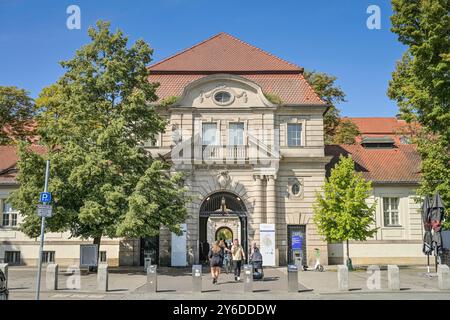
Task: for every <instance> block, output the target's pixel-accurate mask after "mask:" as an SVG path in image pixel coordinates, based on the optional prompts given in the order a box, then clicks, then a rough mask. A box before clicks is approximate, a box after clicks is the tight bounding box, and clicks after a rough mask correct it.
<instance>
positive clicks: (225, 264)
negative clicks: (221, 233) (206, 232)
mask: <svg viewBox="0 0 450 320" xmlns="http://www.w3.org/2000/svg"><path fill="white" fill-rule="evenodd" d="M219 247H220V249H221V250H222V255H223V264H222V267H223V268H224V269H225V272H226V273H227V274H228V272H229V271H230V263H231V260H230V253H231V250H230V249H229V248H228V246H227V243H226V242H225V241H224V240H220V242H219Z"/></svg>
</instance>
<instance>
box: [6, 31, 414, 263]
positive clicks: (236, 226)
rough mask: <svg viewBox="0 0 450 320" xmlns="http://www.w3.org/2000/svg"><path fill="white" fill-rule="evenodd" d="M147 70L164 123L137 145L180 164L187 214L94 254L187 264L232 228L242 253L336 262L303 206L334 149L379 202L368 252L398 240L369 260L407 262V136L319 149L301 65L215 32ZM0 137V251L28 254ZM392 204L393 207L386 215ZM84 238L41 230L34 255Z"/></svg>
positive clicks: (319, 124)
mask: <svg viewBox="0 0 450 320" xmlns="http://www.w3.org/2000/svg"><path fill="white" fill-rule="evenodd" d="M149 70H150V76H149V81H151V82H158V83H160V86H159V87H158V89H157V95H158V97H159V101H157V102H156V104H157V105H163V106H164V107H158V111H159V113H160V114H161V116H162V117H164V118H165V119H167V123H168V124H167V127H166V130H165V132H163V133H161V134H159V135H158V136H157V137H155V138H156V139H155V141H156V143H155V142H153V143H147V144H146V145H145V148H146V149H147V150H148V151H149V152H150V153H151V154H152V155H153V156H154V157H163V158H165V159H166V160H167V161H169V162H171V163H172V169H173V170H174V171H182V172H184V173H185V174H186V178H185V184H186V186H187V187H188V188H189V195H190V196H191V197H192V202H191V203H190V204H189V205H188V213H189V216H188V219H187V220H186V221H185V224H184V225H183V229H184V233H183V235H182V236H176V235H174V234H171V233H170V232H169V231H168V230H167V229H165V228H162V229H161V232H160V235H159V236H158V237H154V238H141V239H102V243H101V247H100V252H101V254H100V260H101V261H106V262H108V263H109V264H110V265H143V264H144V260H145V258H146V257H150V258H152V261H153V262H154V263H155V262H156V263H159V264H160V265H172V266H183V265H190V264H194V263H198V262H200V261H203V260H204V259H205V248H207V246H208V244H211V243H212V242H213V241H215V240H216V239H221V238H222V239H225V240H232V239H235V238H237V239H239V240H240V242H241V243H242V244H243V245H244V248H245V250H246V251H247V252H248V251H249V248H250V246H251V245H252V244H253V243H256V244H257V245H258V246H260V247H261V249H262V252H263V255H264V257H265V264H266V265H286V264H287V263H291V262H294V258H296V257H297V258H298V257H299V256H298V253H299V250H300V249H301V251H302V257H303V263H304V264H313V263H314V259H315V255H314V249H315V248H318V249H320V251H321V258H322V263H323V264H327V263H328V257H329V258H330V262H331V263H341V262H342V261H341V260H342V259H343V256H344V255H343V249H342V245H339V244H327V243H326V242H324V241H323V240H322V238H321V237H320V236H319V234H318V232H317V228H316V226H315V224H314V223H313V219H312V216H313V202H314V200H315V193H316V191H319V190H320V189H321V187H322V185H323V184H324V181H325V177H326V172H327V169H328V171H329V170H330V168H331V167H330V166H331V165H332V164H334V163H335V162H334V161H335V159H336V156H338V155H339V154H341V153H345V154H351V155H352V156H353V157H354V158H355V159H356V161H357V163H358V165H360V166H361V168H364V169H365V170H363V171H364V172H365V173H366V177H367V178H368V179H371V180H372V181H374V183H376V189H375V190H374V197H373V198H377V197H382V199H383V201H384V202H383V205H384V206H385V207H386V208H388V209H387V211H386V209H380V208H379V209H378V211H377V219H378V220H377V221H383V219H384V221H388V222H389V225H387V226H383V229H380V232H379V233H378V234H377V236H376V237H375V239H373V240H371V241H372V242H370V243H369V244H370V245H371V248H376V250H375V251H374V250H372V249H371V250H372V251H370V252H374V254H375V255H377V254H378V253H377V252H380V250H381V251H383V250H382V249H380V248H383V245H386V244H392V243H393V244H397V246H395V250H397V251H392V252H391V253H389V254H385V255H383V254H381V256H380V259H378V260H377V261H380V262H393V263H395V259H396V257H402V259H403V260H402V261H405V262H414V263H415V262H416V260H414V259H409V258H408V256H409V255H410V254H413V255H416V252H417V248H420V245H418V244H417V242H418V240H417V239H418V237H419V233H420V231H419V230H421V229H420V226H419V222H420V220H419V219H420V217H419V216H418V215H417V214H416V213H415V211H414V210H415V208H416V206H415V205H414V204H413V202H412V197H413V190H414V187H415V185H416V184H417V181H418V175H417V174H418V173H417V170H416V169H417V161H418V158H417V153H415V151H414V150H413V148H412V147H410V146H401V147H397V146H395V148H394V147H393V148H387V149H377V150H378V151H376V150H367V149H366V147H367V146H365V145H359V144H358V145H354V146H330V147H327V149H326V148H325V146H324V135H323V115H324V113H325V112H326V110H327V105H326V104H325V103H324V102H323V101H322V100H321V99H320V98H319V97H318V96H317V94H316V93H315V92H314V90H313V89H312V87H311V86H310V85H309V84H308V82H307V81H306V80H305V78H304V76H303V69H302V68H301V67H298V66H296V65H294V64H292V63H289V62H287V61H284V60H282V59H280V58H278V57H275V56H273V55H272V54H269V53H267V52H264V51H262V50H261V49H258V48H256V47H254V46H252V45H249V44H247V43H245V42H243V41H241V40H239V39H236V38H234V37H232V36H230V35H229V34H226V33H220V34H218V35H216V36H214V37H212V38H209V39H207V40H205V41H203V42H201V43H199V44H197V45H195V46H193V47H191V48H188V49H186V50H184V51H182V52H180V53H177V54H175V55H173V56H171V57H169V58H167V59H164V60H162V61H160V62H158V63H155V64H153V65H151V66H150V67H149ZM391 145H392V146H394V144H393V143H392V144H391ZM377 146H380V145H377ZM1 148H2V149H0V206H1V208H3V215H2V227H1V228H0V244H1V245H0V261H1V260H3V261H5V262H8V263H20V264H30V265H32V264H35V263H36V260H37V257H38V245H39V241H38V239H29V238H27V237H26V236H25V235H24V234H23V233H21V232H19V231H18V230H17V226H18V225H19V224H20V214H19V213H18V212H16V211H15V210H14V209H13V208H11V207H10V206H9V205H8V203H7V201H6V198H7V196H8V194H9V193H10V192H11V191H12V190H14V189H15V188H17V187H18V185H17V182H16V181H15V176H16V174H17V168H16V163H17V155H16V153H15V150H14V148H13V147H1ZM368 148H370V146H369V147H368ZM380 150H381V151H380ZM372 152H373V153H372ZM375 154H376V155H377V156H374V155H375ZM330 161H331V164H329V163H330ZM327 165H328V167H327ZM380 165H381V167H380ZM393 165H395V167H393ZM396 174H398V175H396ZM406 178H407V179H409V180H407V181H406V180H405V179H406ZM406 185H407V187H406ZM410 186H411V187H412V189H411V188H410ZM385 198H386V199H389V200H384V199H385ZM370 201H372V200H370ZM385 201H388V202H385ZM396 201H397V202H396ZM385 203H387V205H386V204H385ZM395 210H400V211H399V212H401V213H400V214H399V215H395V212H396V211H395ZM386 212H388V213H386ZM386 214H388V220H386ZM396 217H399V218H396ZM396 219H397V220H396ZM398 219H399V220H398ZM399 224H401V226H399ZM87 243H92V241H89V240H81V239H74V238H70V235H69V234H68V233H49V234H46V242H45V247H44V250H45V252H46V253H45V261H55V262H56V263H59V264H62V265H69V264H77V263H78V262H79V258H80V245H82V244H87ZM365 246H366V244H364V243H358V244H353V243H352V249H353V247H355V248H356V249H355V250H354V251H355V252H357V259H356V260H355V261H354V262H355V263H358V262H361V263H366V262H371V261H372V260H370V259H369V258H370V257H369V256H368V255H370V254H369V253H367V252H369V251H367V252H366V251H365V248H366V247H365ZM380 246H381V247H380ZM392 248H394V247H392ZM403 248H407V249H408V250H409V251H408V250H407V251H404V250H403ZM358 250H359V251H358ZM402 250H403V251H402ZM358 259H359V260H358Z"/></svg>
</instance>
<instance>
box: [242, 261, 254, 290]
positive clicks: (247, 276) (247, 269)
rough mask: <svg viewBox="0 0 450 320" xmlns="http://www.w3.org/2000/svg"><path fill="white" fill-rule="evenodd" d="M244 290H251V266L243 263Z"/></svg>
mask: <svg viewBox="0 0 450 320" xmlns="http://www.w3.org/2000/svg"><path fill="white" fill-rule="evenodd" d="M244 292H253V266H252V265H251V264H245V265H244Z"/></svg>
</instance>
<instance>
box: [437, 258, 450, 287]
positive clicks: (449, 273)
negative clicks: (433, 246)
mask: <svg viewBox="0 0 450 320" xmlns="http://www.w3.org/2000/svg"><path fill="white" fill-rule="evenodd" d="M438 283H439V289H440V290H450V268H449V267H448V266H447V265H445V264H440V265H439V266H438Z"/></svg>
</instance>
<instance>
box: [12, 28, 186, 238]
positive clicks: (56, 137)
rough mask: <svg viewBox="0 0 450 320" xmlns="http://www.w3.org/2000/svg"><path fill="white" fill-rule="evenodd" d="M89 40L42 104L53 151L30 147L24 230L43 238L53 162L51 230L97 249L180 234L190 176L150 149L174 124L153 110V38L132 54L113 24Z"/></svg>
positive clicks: (92, 31) (22, 178)
mask: <svg viewBox="0 0 450 320" xmlns="http://www.w3.org/2000/svg"><path fill="white" fill-rule="evenodd" d="M88 34H89V37H90V38H91V42H90V43H88V44H86V45H85V46H83V47H81V48H80V49H78V50H77V51H76V54H75V56H74V57H73V58H72V59H70V60H68V61H64V62H61V65H62V66H63V68H64V69H65V73H64V75H63V76H62V77H61V78H60V79H59V80H58V81H57V82H56V83H55V84H53V85H51V86H49V87H47V88H45V89H44V90H43V91H42V92H41V94H40V96H39V98H38V99H37V101H36V103H37V107H38V111H39V113H38V116H37V123H38V127H37V132H38V134H39V136H40V143H41V144H42V145H43V146H44V147H45V149H46V151H47V152H46V153H44V154H38V153H35V152H33V151H32V150H31V148H29V146H27V145H26V144H25V143H22V144H21V145H20V149H19V155H20V160H19V163H18V166H19V174H18V181H19V183H20V188H19V189H18V190H17V191H15V192H13V194H12V196H11V202H12V204H13V205H14V206H15V207H16V208H17V209H19V210H20V211H21V213H22V214H23V215H24V222H23V223H22V225H21V228H22V230H23V231H24V232H25V233H26V234H27V235H29V236H31V237H35V236H37V235H38V234H39V221H38V220H39V219H38V217H37V216H36V213H35V212H36V205H37V203H38V199H39V192H40V191H41V190H42V187H43V183H44V181H43V180H44V168H45V160H46V159H50V161H51V169H50V183H49V191H50V192H52V195H53V208H54V209H53V212H54V213H53V217H52V218H50V219H48V223H47V226H48V229H49V230H50V231H66V230H69V231H70V232H71V234H72V235H73V236H77V237H82V238H94V242H97V243H98V242H99V239H100V238H101V237H102V236H108V237H116V236H138V235H139V236H152V235H155V234H157V233H158V232H159V227H160V226H161V225H164V226H167V227H168V228H169V230H171V231H173V232H176V233H180V226H179V224H180V223H182V222H183V221H184V220H185V218H186V214H187V211H186V207H185V205H184V204H185V202H186V200H187V198H186V197H185V192H186V190H185V188H183V183H182V177H181V175H180V174H171V173H170V172H169V168H170V167H169V165H168V164H166V163H163V162H160V161H156V160H153V159H152V158H151V157H150V155H149V154H148V153H147V152H146V151H145V149H144V148H143V142H144V141H148V140H149V139H152V137H154V136H155V134H156V133H158V132H161V131H162V130H163V129H164V126H165V122H164V121H163V120H162V119H161V118H160V117H159V116H158V114H157V112H156V110H155V107H154V106H152V105H151V104H150V102H152V101H155V100H156V95H155V88H156V85H155V84H153V83H150V82H149V81H148V69H147V67H146V66H147V64H148V63H149V62H150V61H151V54H152V50H151V49H150V47H149V46H148V45H147V44H146V43H145V42H144V41H143V40H138V41H136V42H135V43H134V44H133V45H131V46H130V47H128V46H127V43H128V39H127V38H126V37H125V36H124V35H123V33H122V32H121V31H120V30H117V31H116V32H115V33H111V32H110V30H109V23H107V22H102V21H99V22H98V23H97V27H96V28H94V27H91V28H89V31H88Z"/></svg>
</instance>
